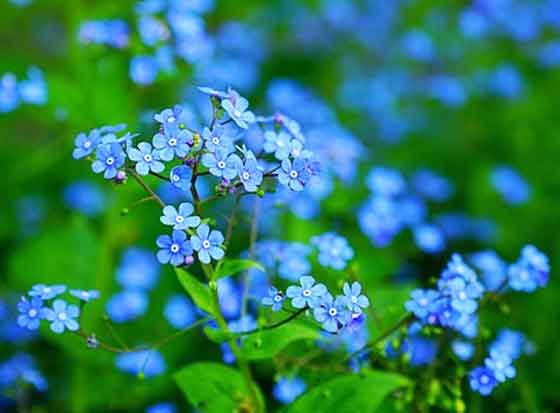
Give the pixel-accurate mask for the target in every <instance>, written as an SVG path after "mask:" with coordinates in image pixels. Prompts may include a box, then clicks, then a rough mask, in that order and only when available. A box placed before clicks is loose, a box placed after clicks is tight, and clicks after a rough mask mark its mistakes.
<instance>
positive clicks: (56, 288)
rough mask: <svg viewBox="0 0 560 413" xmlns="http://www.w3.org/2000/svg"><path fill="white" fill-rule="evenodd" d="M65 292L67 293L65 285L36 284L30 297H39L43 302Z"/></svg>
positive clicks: (30, 292)
mask: <svg viewBox="0 0 560 413" xmlns="http://www.w3.org/2000/svg"><path fill="white" fill-rule="evenodd" d="M64 291H66V286H65V285H45V284H36V285H34V286H33V287H32V288H31V291H29V295H30V296H31V297H39V298H40V299H41V300H50V299H51V298H54V297H56V296H57V295H60V294H62V293H63V292H64Z"/></svg>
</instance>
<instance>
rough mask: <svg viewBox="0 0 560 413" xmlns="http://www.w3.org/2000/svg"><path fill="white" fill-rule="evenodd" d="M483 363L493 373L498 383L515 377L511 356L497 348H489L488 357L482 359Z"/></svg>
mask: <svg viewBox="0 0 560 413" xmlns="http://www.w3.org/2000/svg"><path fill="white" fill-rule="evenodd" d="M484 364H485V365H486V367H488V368H489V369H490V370H492V372H493V373H494V377H495V378H496V380H498V381H499V382H500V383H503V382H504V381H506V380H507V379H512V378H514V377H515V367H513V366H512V365H511V357H510V356H508V355H507V354H506V353H504V352H501V351H498V350H497V349H493V350H490V357H487V358H486V359H484Z"/></svg>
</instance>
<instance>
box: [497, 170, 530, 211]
mask: <svg viewBox="0 0 560 413" xmlns="http://www.w3.org/2000/svg"><path fill="white" fill-rule="evenodd" d="M491 182H492V185H493V186H494V188H495V189H496V191H498V192H499V193H500V194H501V195H502V196H503V198H504V200H505V201H506V202H507V203H508V204H510V205H521V204H524V203H526V202H527V201H528V200H529V197H530V195H531V187H530V186H529V184H528V183H527V181H525V179H523V177H522V176H521V175H519V174H518V173H517V171H515V169H513V168H510V167H508V166H498V167H496V168H495V169H494V170H493V171H492V175H491Z"/></svg>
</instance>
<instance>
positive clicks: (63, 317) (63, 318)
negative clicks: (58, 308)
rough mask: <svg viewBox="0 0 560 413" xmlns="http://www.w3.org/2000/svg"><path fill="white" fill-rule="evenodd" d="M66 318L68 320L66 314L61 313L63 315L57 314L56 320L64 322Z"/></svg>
mask: <svg viewBox="0 0 560 413" xmlns="http://www.w3.org/2000/svg"><path fill="white" fill-rule="evenodd" d="M67 318H68V317H67V316H66V313H64V312H63V313H58V319H59V320H60V321H64V320H66V319H67Z"/></svg>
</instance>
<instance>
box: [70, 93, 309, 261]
mask: <svg viewBox="0 0 560 413" xmlns="http://www.w3.org/2000/svg"><path fill="white" fill-rule="evenodd" d="M200 90H201V91H202V92H203V93H205V94H207V95H209V96H210V99H211V102H212V105H213V110H214V117H213V119H212V121H211V124H210V126H209V127H205V128H204V129H203V130H202V131H200V132H199V131H195V130H194V129H191V128H189V127H188V119H187V117H186V116H187V113H186V112H185V111H184V109H183V108H182V107H180V106H175V107H174V108H172V109H165V110H163V111H162V112H161V113H158V114H156V115H155V116H154V118H155V120H156V121H157V122H158V124H159V130H158V131H157V133H156V134H155V135H154V136H153V138H152V141H151V143H150V142H140V143H138V144H137V145H136V146H135V145H134V144H133V139H134V138H135V135H132V134H130V133H126V134H124V135H123V136H121V137H118V136H117V134H118V133H119V132H122V131H123V130H124V128H125V125H117V126H103V127H101V128H98V129H93V130H92V131H90V132H89V133H87V134H86V133H81V134H79V135H78V136H77V138H76V140H75V149H74V152H73V157H74V158H75V159H81V158H86V157H87V158H90V159H93V162H92V164H91V167H92V169H93V171H94V172H95V173H103V175H104V177H105V178H106V179H112V180H115V181H116V182H119V183H120V182H123V181H124V180H125V179H126V176H127V171H128V173H132V174H137V176H136V177H137V178H138V177H140V176H145V175H149V174H151V175H155V176H158V177H159V178H161V179H164V180H168V181H169V182H170V183H171V185H173V186H174V187H175V188H176V189H177V190H179V191H183V192H185V193H192V199H193V201H194V202H199V201H200V200H199V199H197V198H196V197H198V191H197V188H196V186H195V185H196V184H195V182H196V178H197V177H198V176H199V175H209V176H213V177H215V178H217V179H218V182H219V184H218V185H217V187H216V188H215V191H216V195H227V194H234V193H237V194H239V195H244V194H252V193H255V194H259V195H263V194H264V189H263V185H264V183H265V179H268V180H271V181H273V182H277V183H278V184H280V185H283V186H285V187H286V188H288V189H289V190H291V191H301V190H302V189H303V188H304V186H305V185H306V184H307V183H308V181H309V180H310V179H311V177H313V176H315V175H316V174H317V173H318V165H317V162H316V160H315V159H314V155H313V153H312V152H311V151H309V150H306V149H305V148H304V142H305V140H304V138H303V136H302V135H301V134H299V133H293V132H294V126H293V123H288V124H285V123H278V122H277V121H276V120H275V119H276V118H275V117H270V118H263V117H257V116H255V115H254V114H253V112H251V111H250V110H248V106H249V102H248V101H247V99H245V98H244V97H242V96H240V95H239V94H238V93H237V92H236V91H235V90H233V89H229V90H228V91H227V92H224V91H218V90H213V89H210V88H200ZM217 123H219V125H217ZM255 123H259V124H261V125H262V126H263V132H261V133H262V134H263V136H265V137H266V139H267V142H268V146H267V148H268V150H265V151H264V154H263V157H257V155H256V154H255V152H253V151H252V150H251V149H248V148H247V146H246V145H245V143H244V142H241V141H240V140H242V139H243V138H242V136H243V132H245V131H247V130H248V129H249V127H250V126H251V125H253V124H255ZM268 124H272V126H273V127H272V128H271V129H268V128H267V127H266V126H267V125H268ZM296 130H299V129H297V128H296ZM240 132H241V133H240ZM283 145H288V147H289V150H288V151H287V152H283V150H282V151H281V150H278V148H280V147H282V148H283ZM273 146H274V147H273ZM169 163H173V165H172V167H171V169H170V172H169V178H166V177H165V176H163V175H161V173H162V172H164V170H165V168H166V165H167V164H169ZM267 169H268V170H267ZM193 185H194V186H193ZM193 212H195V207H194V206H193V204H191V203H188V202H184V203H181V204H180V205H178V206H177V207H176V206H173V205H165V206H164V207H163V215H162V217H161V222H162V223H163V224H165V225H168V226H171V227H172V229H173V230H172V233H171V235H162V236H160V237H159V238H158V239H157V245H158V247H159V251H158V254H157V257H158V260H159V262H161V263H163V264H167V263H171V264H172V265H174V266H180V265H189V264H192V263H193V262H194V258H193V254H194V252H196V253H197V257H198V259H199V260H200V261H201V262H202V263H204V264H208V263H210V262H211V260H212V259H213V260H220V259H222V258H223V256H224V246H223V243H224V236H223V235H222V233H221V232H220V231H218V230H211V229H210V226H209V223H208V222H207V221H206V220H203V219H202V218H201V217H200V216H198V214H197V215H193Z"/></svg>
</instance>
